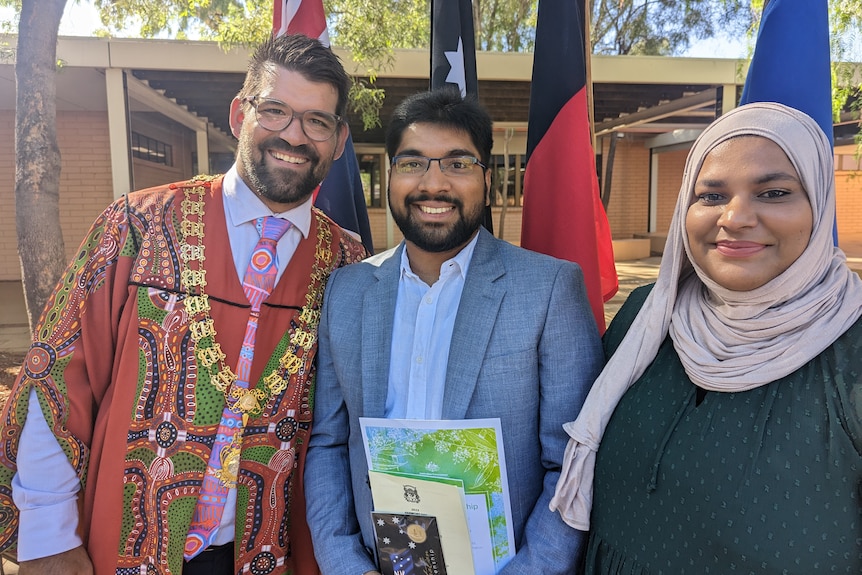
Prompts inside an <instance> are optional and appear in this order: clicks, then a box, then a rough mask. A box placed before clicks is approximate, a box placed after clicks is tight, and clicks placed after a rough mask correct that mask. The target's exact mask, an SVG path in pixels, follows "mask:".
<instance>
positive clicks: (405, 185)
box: [305, 89, 603, 575]
mask: <svg viewBox="0 0 862 575" xmlns="http://www.w3.org/2000/svg"><path fill="white" fill-rule="evenodd" d="M491 146H492V122H491V118H490V117H489V115H488V113H487V112H486V111H485V110H484V109H483V108H482V107H480V106H479V105H478V104H477V103H475V102H474V101H472V100H462V99H461V96H460V94H459V93H458V91H457V90H451V91H450V90H446V89H443V90H436V91H432V92H426V93H422V94H417V95H414V96H411V97H410V98H408V99H407V100H405V101H404V102H402V103H401V104H400V105H399V106H398V107H397V108H396V110H395V113H394V116H393V118H392V121H391V123H390V125H389V128H388V132H387V136H386V147H387V152H388V153H389V156H390V158H391V159H392V160H391V161H392V166H391V171H390V174H389V207H390V210H391V211H392V216H393V218H394V219H395V221H396V223H397V224H398V227H399V228H400V229H401V231H402V232H403V234H404V242H402V243H401V245H399V246H398V247H397V248H395V249H393V250H390V251H388V252H385V253H382V254H379V255H378V256H374V257H372V258H370V259H368V260H365V261H364V262H362V263H359V264H356V265H352V266H347V267H345V268H343V269H340V270H336V272H334V273H333V274H332V276H331V277H330V281H329V284H328V286H327V292H326V300H325V303H324V306H323V314H322V317H321V324H320V353H319V355H318V361H319V364H318V378H317V385H316V392H315V406H314V426H313V429H312V434H311V445H310V447H309V450H308V458H307V462H306V474H305V485H306V502H307V518H308V523H309V525H310V527H311V532H312V537H313V541H314V548H315V554H316V556H317V560H318V563H319V564H320V566H321V571H322V572H323V574H324V575H340V574H344V573H351V574H356V575H359V574H362V573H374V572H376V571H377V570H378V569H379V565H378V563H377V559H376V554H375V551H374V549H375V535H374V528H373V525H372V518H371V511H372V509H373V503H372V496H371V490H370V487H369V473H368V466H367V464H366V458H365V452H364V448H363V441H362V437H361V431H360V426H359V418H360V417H385V418H391V419H426V420H439V419H447V420H460V419H478V418H500V420H501V426H502V436H503V442H504V451H505V458H506V466H507V477H508V483H509V489H510V494H511V509H512V516H513V529H514V541H515V546H516V551H517V553H516V554H515V557H514V558H513V559H512V560H511V561H510V562H509V563H508V565H506V567H504V568H503V570H502V573H524V574H537V573H542V574H549V573H550V574H552V573H572V572H574V569H575V565H576V564H577V561H578V559H579V556H580V550H581V546H582V542H583V535H584V534H583V533H581V532H578V531H576V530H574V529H572V528H570V527H568V526H567V525H566V524H565V523H563V521H562V519H560V516H559V515H558V514H555V513H552V512H551V511H549V510H548V502H549V501H550V499H551V496H552V495H553V491H554V486H555V484H556V481H557V478H558V476H559V473H560V466H561V461H562V458H563V452H564V449H565V446H566V442H567V440H568V436H567V435H566V433H565V431H564V430H563V427H562V425H563V423H564V422H566V421H567V418H569V417H571V416H572V415H573V414H577V413H578V411H579V409H580V406H581V404H582V402H583V400H584V398H585V396H586V393H587V391H588V389H589V387H590V384H591V383H592V381H593V379H594V377H595V376H596V374H598V372H599V370H600V368H601V365H602V362H603V360H602V350H601V344H600V341H599V335H598V331H597V329H596V326H595V322H594V320H593V318H592V315H591V313H590V307H589V303H588V302H587V297H586V292H585V288H584V285H583V279H582V274H581V271H580V268H579V267H578V266H577V265H576V264H573V263H570V262H564V261H560V260H556V259H553V258H550V257H547V256H544V255H540V254H536V253H532V252H528V251H526V250H523V249H521V248H517V247H514V246H512V245H510V244H508V243H506V242H503V241H501V240H498V239H496V238H494V237H493V236H492V235H491V234H489V233H488V232H487V231H486V230H485V229H484V228H482V227H481V225H480V224H481V222H482V214H483V209H484V207H485V205H486V204H487V202H488V193H489V189H490V184H491V174H490V172H489V170H488V165H489V161H490V156H491ZM378 510H379V511H387V510H386V509H382V510H381V509H378ZM441 537H445V534H441ZM444 560H445V557H444Z"/></svg>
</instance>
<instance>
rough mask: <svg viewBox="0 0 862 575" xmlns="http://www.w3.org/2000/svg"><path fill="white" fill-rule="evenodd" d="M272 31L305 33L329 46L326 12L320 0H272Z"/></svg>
mask: <svg viewBox="0 0 862 575" xmlns="http://www.w3.org/2000/svg"><path fill="white" fill-rule="evenodd" d="M272 32H273V34H274V35H275V36H281V35H283V34H286V33H287V34H305V35H306V36H310V37H312V38H317V39H318V40H320V42H321V43H322V44H323V45H324V46H329V33H328V32H327V30H326V14H325V13H324V11H323V2H322V1H321V0H273V8H272Z"/></svg>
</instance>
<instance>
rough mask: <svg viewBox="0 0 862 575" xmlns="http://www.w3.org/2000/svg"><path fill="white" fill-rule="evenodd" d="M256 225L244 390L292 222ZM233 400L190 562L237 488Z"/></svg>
mask: <svg viewBox="0 0 862 575" xmlns="http://www.w3.org/2000/svg"><path fill="white" fill-rule="evenodd" d="M256 226H257V229H258V232H260V241H258V243H257V245H256V246H255V247H254V251H253V252H252V254H251V260H250V261H249V262H248V268H247V269H246V272H245V277H244V278H243V280H242V288H243V290H244V291H245V297H246V298H247V299H248V301H249V303H250V304H251V313H250V314H249V317H248V324H247V325H246V328H245V337H244V338H243V340H242V350H240V354H239V361H238V362H237V368H236V375H237V379H236V381H235V382H234V385H238V386H240V387H242V388H244V389H248V387H249V383H248V380H249V376H250V373H251V362H252V358H253V357H254V340H255V336H256V334H257V319H258V317H260V305H261V303H263V300H265V299H266V298H267V296H269V294H270V292H271V291H272V288H273V286H275V276H276V273H277V271H278V269H277V267H276V264H275V246H276V244H277V243H278V240H279V239H281V236H283V235H284V232H286V231H287V230H288V228H289V227H290V222H289V221H287V220H283V219H279V218H276V217H274V216H266V217H263V218H258V219H257V222H256ZM226 395H227V394H226ZM231 399H232V398H229V399H228V403H227V404H226V405H225V407H224V411H223V412H222V416H221V422H220V423H219V427H218V431H217V432H216V439H215V443H214V445H213V449H212V453H211V454H210V459H209V463H208V464H207V470H206V474H205V475H204V480H203V484H202V485H201V493H200V496H199V497H198V503H197V506H196V507H195V513H194V516H193V517H192V523H191V527H190V528H189V533H188V536H187V537H186V545H185V550H184V553H183V554H184V556H185V558H186V560H187V561H188V560H190V559H192V558H193V557H195V556H197V555H198V554H199V553H201V552H202V551H203V550H204V549H206V548H207V547H208V546H209V545H211V544H212V542H213V537H214V535H215V532H216V528H217V527H218V526H219V524H220V522H221V516H222V512H223V511H224V504H225V501H226V500H227V494H228V489H229V488H230V487H234V486H235V476H233V473H235V470H225V469H223V462H222V458H223V456H224V453H225V451H226V449H228V448H233V449H239V445H240V443H241V441H242V429H243V418H242V414H241V413H239V412H238V411H234V410H232V409H231V406H232V405H233V402H232V401H231ZM233 401H234V402H235V401H236V400H233ZM225 474H227V475H228V476H232V477H233V479H232V480H230V481H227V482H226V481H225V480H224V479H222V478H223V477H225Z"/></svg>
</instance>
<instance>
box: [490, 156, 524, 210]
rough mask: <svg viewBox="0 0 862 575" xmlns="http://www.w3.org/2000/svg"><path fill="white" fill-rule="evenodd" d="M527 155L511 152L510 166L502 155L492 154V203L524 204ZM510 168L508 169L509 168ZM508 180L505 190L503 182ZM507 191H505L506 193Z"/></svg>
mask: <svg viewBox="0 0 862 575" xmlns="http://www.w3.org/2000/svg"><path fill="white" fill-rule="evenodd" d="M525 160H526V156H525V155H521V154H511V155H510V156H509V162H508V166H507V165H506V158H505V156H502V155H496V154H495V155H493V156H491V165H490V166H489V168H490V169H491V205H492V206H502V205H503V204H504V203H505V204H506V205H509V206H522V205H523V196H522V191H523V188H524V168H525V166H524V161H525ZM507 168H508V169H507ZM504 181H505V182H506V186H505V190H504V187H503V182H504ZM504 192H505V193H504Z"/></svg>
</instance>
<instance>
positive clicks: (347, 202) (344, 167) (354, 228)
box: [314, 134, 374, 254]
mask: <svg viewBox="0 0 862 575" xmlns="http://www.w3.org/2000/svg"><path fill="white" fill-rule="evenodd" d="M314 205H315V206H317V207H318V208H320V209H321V210H323V213H324V214H326V215H327V216H329V217H330V218H332V221H334V222H335V223H336V224H338V225H339V226H341V227H342V228H344V229H345V230H349V231H351V232H353V233H355V234H357V235H359V237H360V238H361V239H362V245H364V246H365V249H367V250H368V253H372V254H373V253H374V243H373V242H372V241H371V224H370V223H369V222H368V208H367V207H366V204H365V193H364V192H363V191H362V180H361V179H360V177H359V162H357V161H356V152H355V151H354V149H353V137H352V136H351V135H350V134H347V143H345V144H344V153H343V154H341V157H340V158H338V159H337V160H335V161H334V162H332V167H331V168H330V169H329V173H328V174H326V178H324V180H323V183H322V184H320V190H319V191H318V192H317V197H316V198H315V200H314Z"/></svg>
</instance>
